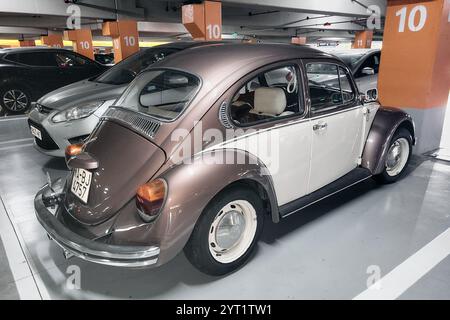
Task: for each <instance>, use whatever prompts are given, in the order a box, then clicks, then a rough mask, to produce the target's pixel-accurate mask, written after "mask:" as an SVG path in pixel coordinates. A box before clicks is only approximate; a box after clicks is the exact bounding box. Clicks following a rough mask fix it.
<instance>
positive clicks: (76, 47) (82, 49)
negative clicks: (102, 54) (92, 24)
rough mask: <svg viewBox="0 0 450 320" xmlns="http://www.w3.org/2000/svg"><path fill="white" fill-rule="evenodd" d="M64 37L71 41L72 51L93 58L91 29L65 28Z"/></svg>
mask: <svg viewBox="0 0 450 320" xmlns="http://www.w3.org/2000/svg"><path fill="white" fill-rule="evenodd" d="M64 39H66V40H69V41H72V45H73V51H75V52H78V53H79V54H82V55H83V56H86V57H88V58H91V59H94V48H93V46H92V32H91V29H78V30H66V31H64Z"/></svg>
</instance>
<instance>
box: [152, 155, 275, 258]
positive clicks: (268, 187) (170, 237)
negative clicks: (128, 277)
mask: <svg viewBox="0 0 450 320" xmlns="http://www.w3.org/2000/svg"><path fill="white" fill-rule="evenodd" d="M218 153H221V154H222V155H223V157H221V158H222V159H234V161H235V162H237V163H233V164H228V161H227V163H223V162H222V163H220V161H218V162H219V163H211V162H210V159H211V158H206V156H208V155H211V152H207V153H202V154H200V155H197V156H195V157H194V158H192V159H190V160H189V163H182V164H178V165H175V166H172V167H170V168H169V169H167V170H165V172H163V173H161V174H159V177H161V178H163V179H165V180H166V182H167V186H168V194H167V198H166V202H165V204H164V208H163V211H162V212H161V216H160V217H159V218H158V220H159V219H163V220H165V223H164V224H163V225H164V226H165V230H164V234H161V235H160V237H159V238H160V248H161V254H160V258H159V259H160V261H159V263H158V264H162V263H164V262H166V261H168V260H170V259H171V258H173V257H174V256H175V255H176V254H177V253H178V252H179V251H181V250H182V249H183V247H184V246H185V244H186V243H187V241H188V240H189V237H190V235H191V233H192V230H193V228H194V226H195V224H196V223H197V220H198V218H199V217H200V215H201V214H202V212H203V210H204V209H205V208H206V206H207V205H208V204H209V203H210V201H211V200H212V199H213V198H214V197H215V196H216V195H218V194H219V193H220V192H221V191H222V190H224V189H225V188H226V187H227V186H230V185H231V184H234V183H237V182H244V181H245V182H248V181H251V182H253V183H256V184H257V185H258V186H260V187H261V188H263V190H264V192H265V195H266V196H267V198H268V199H267V200H268V202H269V205H270V209H271V214H272V219H273V220H274V222H278V221H279V213H278V204H277V201H276V196H275V191H274V188H273V183H272V178H271V176H270V175H269V174H268V170H267V168H266V167H265V165H264V164H263V163H261V162H260V161H259V160H258V159H257V158H256V157H255V156H253V155H252V154H250V153H248V152H246V151H243V150H239V149H224V150H215V154H216V155H217V154H218ZM208 159H209V160H208ZM214 159H220V158H214ZM236 159H239V161H236ZM160 222H161V221H159V222H158V223H160Z"/></svg>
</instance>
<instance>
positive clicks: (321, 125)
mask: <svg viewBox="0 0 450 320" xmlns="http://www.w3.org/2000/svg"><path fill="white" fill-rule="evenodd" d="M327 127H328V124H327V123H318V124H315V125H314V126H313V130H314V131H320V130H325V129H326V128H327Z"/></svg>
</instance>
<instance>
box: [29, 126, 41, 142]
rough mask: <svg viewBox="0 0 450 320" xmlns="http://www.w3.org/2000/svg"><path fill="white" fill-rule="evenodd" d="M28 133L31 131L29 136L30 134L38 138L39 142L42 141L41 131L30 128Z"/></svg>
mask: <svg viewBox="0 0 450 320" xmlns="http://www.w3.org/2000/svg"><path fill="white" fill-rule="evenodd" d="M30 131H31V134H32V135H33V136H35V137H36V138H38V139H39V140H42V134H41V130H39V129H37V128H35V127H33V126H30Z"/></svg>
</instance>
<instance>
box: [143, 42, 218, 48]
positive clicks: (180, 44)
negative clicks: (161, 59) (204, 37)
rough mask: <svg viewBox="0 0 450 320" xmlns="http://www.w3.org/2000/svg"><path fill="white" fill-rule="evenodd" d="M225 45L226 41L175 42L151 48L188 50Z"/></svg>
mask: <svg viewBox="0 0 450 320" xmlns="http://www.w3.org/2000/svg"><path fill="white" fill-rule="evenodd" d="M222 43H225V42H224V41H175V42H169V43H165V44H161V45H158V46H155V47H150V48H149V49H151V48H171V49H180V50H184V49H188V48H194V47H201V46H208V45H214V44H222Z"/></svg>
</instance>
